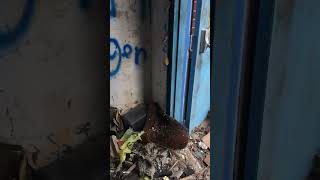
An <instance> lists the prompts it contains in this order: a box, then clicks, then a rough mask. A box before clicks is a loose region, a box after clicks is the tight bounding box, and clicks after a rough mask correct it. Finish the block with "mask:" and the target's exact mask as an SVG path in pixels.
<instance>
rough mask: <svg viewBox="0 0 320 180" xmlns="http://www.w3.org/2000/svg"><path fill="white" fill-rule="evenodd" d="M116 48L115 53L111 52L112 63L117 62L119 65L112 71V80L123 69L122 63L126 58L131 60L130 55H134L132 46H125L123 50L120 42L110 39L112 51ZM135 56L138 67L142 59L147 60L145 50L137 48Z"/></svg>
mask: <svg viewBox="0 0 320 180" xmlns="http://www.w3.org/2000/svg"><path fill="white" fill-rule="evenodd" d="M112 47H113V48H114V50H113V52H112V53H111V51H110V61H115V60H118V61H117V64H116V66H115V68H113V69H110V78H111V77H113V76H115V75H116V74H117V73H118V72H119V71H120V67H121V63H122V61H123V60H124V58H127V59H129V58H130V55H131V54H132V51H133V49H132V46H131V45H130V44H125V45H124V46H123V48H121V46H120V44H119V42H118V40H116V39H114V38H110V50H111V48H112ZM134 50H135V53H134V54H135V55H134V62H135V64H136V65H139V64H140V63H141V62H140V59H141V58H142V57H143V58H144V59H146V58H147V52H146V50H145V49H144V48H139V47H135V48H134Z"/></svg>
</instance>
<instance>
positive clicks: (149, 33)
mask: <svg viewBox="0 0 320 180" xmlns="http://www.w3.org/2000/svg"><path fill="white" fill-rule="evenodd" d="M167 8H168V2H167V1H159V0H157V1H151V0H111V1H110V12H111V14H110V15H111V16H110V37H111V39H110V104H111V106H115V107H118V108H121V109H122V110H123V111H126V110H128V109H129V108H132V107H134V106H135V105H137V104H139V103H144V102H148V101H150V100H151V99H153V100H154V101H157V102H159V103H160V104H161V105H162V107H165V100H166V66H165V65H164V63H163V61H164V58H165V55H166V51H165V50H164V49H165V46H166V41H165V37H166V31H167V29H168V27H167V25H166V24H167V21H168V11H167V10H168V9H167Z"/></svg>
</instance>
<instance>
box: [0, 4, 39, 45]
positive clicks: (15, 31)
mask: <svg viewBox="0 0 320 180" xmlns="http://www.w3.org/2000/svg"><path fill="white" fill-rule="evenodd" d="M34 8H35V0H27V1H26V5H25V7H24V10H23V13H22V16H21V18H20V20H19V21H18V23H17V24H16V26H15V27H14V28H12V29H7V30H6V31H1V30H0V48H4V47H7V46H9V45H10V44H12V43H14V42H16V41H17V40H19V39H20V38H21V37H23V35H24V34H25V33H26V32H27V31H28V29H29V27H30V24H31V18H32V16H33V14H34Z"/></svg>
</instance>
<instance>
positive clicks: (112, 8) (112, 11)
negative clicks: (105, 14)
mask: <svg viewBox="0 0 320 180" xmlns="http://www.w3.org/2000/svg"><path fill="white" fill-rule="evenodd" d="M116 12H117V11H116V3H115V2H114V0H110V16H111V17H116Z"/></svg>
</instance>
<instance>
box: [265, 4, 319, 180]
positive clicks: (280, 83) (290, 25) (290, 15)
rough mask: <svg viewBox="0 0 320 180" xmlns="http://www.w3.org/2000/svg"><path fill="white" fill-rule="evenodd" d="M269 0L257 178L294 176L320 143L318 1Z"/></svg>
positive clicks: (268, 179)
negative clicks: (269, 38)
mask: <svg viewBox="0 0 320 180" xmlns="http://www.w3.org/2000/svg"><path fill="white" fill-rule="evenodd" d="M275 2H276V4H275V14H274V27H273V35H272V46H271V55H270V62H269V72H268V82H267V96H266V102H265V111H264V122H263V131H262V142H261V143H262V144H261V150H260V163H259V164H260V166H259V179H261V180H284V179H290V180H300V179H304V178H305V177H306V176H307V174H308V173H309V170H310V168H311V161H312V158H313V155H314V154H315V153H316V152H317V151H319V149H320V141H319V140H320V121H319V117H320V111H319V102H320V83H319V72H320V71H319V69H320V51H319V49H320V37H319V32H320V24H319V23H318V22H319V17H320V11H319V7H320V2H319V1H317V0H310V1H296V0H277V1H275Z"/></svg>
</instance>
